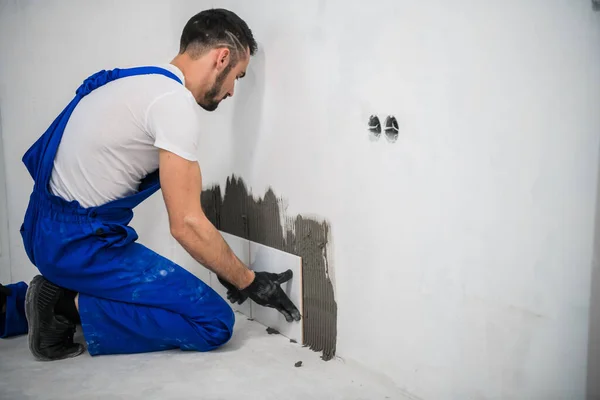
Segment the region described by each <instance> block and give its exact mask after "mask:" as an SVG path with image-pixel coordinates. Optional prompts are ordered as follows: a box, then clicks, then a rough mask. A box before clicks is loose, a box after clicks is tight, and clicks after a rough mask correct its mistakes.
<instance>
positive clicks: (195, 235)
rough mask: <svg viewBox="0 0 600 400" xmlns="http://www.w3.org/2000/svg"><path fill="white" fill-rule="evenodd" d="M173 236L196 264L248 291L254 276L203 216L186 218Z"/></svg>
mask: <svg viewBox="0 0 600 400" xmlns="http://www.w3.org/2000/svg"><path fill="white" fill-rule="evenodd" d="M173 236H174V237H175V239H177V241H178V242H179V243H180V244H181V245H182V246H183V248H184V249H185V250H186V251H187V252H188V253H189V254H190V255H191V256H192V257H194V259H195V260H196V261H198V262H199V263H201V264H202V265H204V266H205V267H206V268H208V269H210V270H211V271H212V272H214V273H215V274H217V275H218V276H220V277H221V278H223V279H225V280H226V281H228V282H230V283H232V284H233V285H235V286H236V287H237V288H239V289H244V288H246V287H247V286H248V285H250V283H251V282H252V280H253V279H254V272H253V271H251V270H250V269H248V267H247V266H246V265H244V263H243V262H241V261H240V259H239V258H238V257H237V256H236V255H235V254H234V253H233V251H232V250H231V248H230V247H229V246H228V245H227V242H225V240H224V239H223V236H221V234H220V233H219V231H218V230H217V229H216V228H215V227H214V225H213V224H212V223H211V222H210V221H209V220H208V219H207V218H206V217H205V216H204V215H202V216H198V217H188V218H186V219H185V220H184V224H183V227H182V229H181V230H180V231H179V232H174V235H173Z"/></svg>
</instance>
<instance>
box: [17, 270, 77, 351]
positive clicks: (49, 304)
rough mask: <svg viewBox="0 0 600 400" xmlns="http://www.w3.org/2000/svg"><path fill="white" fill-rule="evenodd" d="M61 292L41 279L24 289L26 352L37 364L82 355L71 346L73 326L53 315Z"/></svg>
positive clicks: (75, 347) (75, 344)
mask: <svg viewBox="0 0 600 400" xmlns="http://www.w3.org/2000/svg"><path fill="white" fill-rule="evenodd" d="M63 292H64V289H62V288H61V287H59V286H56V285H55V284H53V283H52V282H50V281H48V280H47V279H46V278H44V277H43V276H41V275H38V276H36V277H35V278H33V280H32V281H31V284H30V285H29V288H28V289H27V295H26V297H25V314H26V315H27V323H28V324H29V350H30V351H31V353H32V354H33V356H34V357H35V358H36V359H38V360H40V361H52V360H62V359H65V358H71V357H76V356H78V355H80V354H81V353H83V350H84V348H83V346H82V345H80V344H78V343H74V342H73V335H74V334H75V326H76V325H75V323H74V322H72V321H69V320H68V319H67V318H66V317H64V316H62V315H58V314H56V313H55V311H54V307H55V305H56V303H57V302H58V301H59V299H60V298H61V296H62V295H63Z"/></svg>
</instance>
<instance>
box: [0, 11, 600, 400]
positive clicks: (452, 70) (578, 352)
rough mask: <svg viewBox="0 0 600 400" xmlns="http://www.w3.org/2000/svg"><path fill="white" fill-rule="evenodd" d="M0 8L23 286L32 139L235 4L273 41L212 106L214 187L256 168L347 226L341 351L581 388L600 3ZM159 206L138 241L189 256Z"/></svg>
mask: <svg viewBox="0 0 600 400" xmlns="http://www.w3.org/2000/svg"><path fill="white" fill-rule="evenodd" d="M0 5H1V7H2V8H1V9H0V11H1V12H0V54H1V55H2V63H0V108H2V110H3V114H4V115H5V118H4V120H3V121H2V132H3V137H4V145H5V148H6V149H7V151H6V166H7V169H6V172H7V184H8V187H9V188H10V190H9V196H8V207H9V218H10V219H9V226H10V229H11V233H10V249H11V257H12V262H13V274H14V279H23V278H26V277H27V278H28V277H30V276H31V275H32V274H33V271H34V269H33V267H32V266H30V265H29V263H28V261H27V259H26V256H25V254H24V252H23V250H22V246H21V241H20V237H19V233H18V226H19V225H20V222H21V218H22V214H23V212H24V210H25V206H26V201H27V196H28V195H29V191H30V185H29V184H26V182H29V178H28V177H27V172H26V171H25V168H24V167H23V166H22V164H21V163H20V157H21V156H22V154H23V152H24V151H25V150H26V148H27V147H28V146H29V145H30V144H31V143H32V142H33V141H34V140H35V138H37V136H38V135H39V134H40V133H41V132H43V130H44V129H45V128H46V127H47V125H48V124H49V123H50V121H51V120H52V118H54V117H55V115H56V114H57V113H58V112H59V111H60V110H61V109H62V107H63V106H64V105H65V104H66V103H67V102H68V101H69V100H70V98H71V96H72V94H73V92H74V90H75V88H76V87H77V85H78V84H79V82H80V81H81V80H82V79H83V78H85V76H87V75H88V74H90V73H92V72H95V70H97V69H100V68H112V67H114V66H123V65H124V64H125V65H128V64H130V65H133V64H139V63H151V62H163V61H168V60H169V59H170V57H171V56H172V54H173V53H174V52H175V51H176V50H177V40H178V35H179V33H180V30H181V28H182V26H183V24H184V23H185V21H186V20H187V19H188V18H189V16H191V15H192V14H193V13H195V12H197V11H199V10H200V9H202V8H206V7H208V6H223V7H227V8H231V9H234V10H235V11H237V12H238V13H239V14H240V15H241V16H243V17H244V18H245V19H246V20H247V21H248V23H249V25H250V26H251V28H252V29H253V30H254V32H255V35H256V37H257V38H258V40H259V42H260V45H261V51H260V52H259V54H258V55H257V56H256V58H255V60H253V62H252V63H251V67H250V70H249V72H248V76H247V78H245V79H244V80H242V81H241V82H240V83H239V84H238V88H237V94H236V96H235V97H234V98H233V99H231V100H230V101H227V102H226V104H223V106H222V108H220V110H219V111H218V112H217V113H215V114H211V115H207V117H206V118H207V120H206V130H205V131H204V132H203V133H202V134H203V143H204V144H205V146H204V147H203V148H202V149H201V158H200V160H201V163H202V167H203V174H204V178H205V183H212V182H216V183H221V184H222V183H223V182H224V179H225V177H226V176H227V175H228V174H230V173H238V174H240V175H241V176H242V177H243V178H244V180H245V181H246V182H248V183H249V184H250V186H251V187H252V189H253V191H254V192H255V193H256V194H263V193H264V190H265V189H266V188H267V187H268V186H272V187H273V189H274V190H275V191H276V194H277V195H280V196H283V197H284V198H286V199H287V200H288V210H287V211H288V212H289V213H290V214H293V213H299V212H301V213H308V214H311V215H317V216H323V217H325V218H327V220H328V221H329V222H330V223H331V227H332V238H333V245H332V247H331V250H330V255H331V257H332V261H333V266H334V268H335V271H336V293H337V301H338V354H339V355H340V356H342V357H346V358H352V359H356V360H359V361H360V362H363V363H365V364H367V365H368V366H370V367H372V368H375V369H377V370H379V371H383V372H384V373H386V374H387V375H388V376H390V377H391V378H392V379H394V381H395V382H396V383H397V384H398V385H399V386H401V387H402V388H404V389H405V390H407V391H408V392H410V393H413V394H415V395H417V396H419V397H422V398H423V399H461V400H462V399H475V398H481V399H528V400H529V399H544V400H547V399H561V400H562V399H583V398H585V386H586V385H585V377H586V361H587V347H588V346H587V340H588V322H589V316H588V313H589V308H590V303H589V298H590V274H591V262H592V242H593V232H594V212H595V211H594V209H595V198H596V185H597V183H596V174H597V167H598V150H599V147H600V142H599V140H598V139H599V136H600V114H598V111H597V105H598V104H600V74H598V71H600V14H599V13H593V12H592V10H591V6H590V3H589V1H587V0H573V1H568V2H567V1H562V0H551V1H529V2H523V1H518V0H508V1H504V2H478V1H472V0H459V1H455V2H445V1H439V0H436V1H427V2H414V1H408V0H377V1H372V2H369V3H368V5H366V4H365V3H363V2H347V1H345V2H344V1H342V0H329V1H316V0H315V1H303V2H289V1H280V2H271V1H266V0H263V1H253V2H243V1H239V0H238V1H210V2H209V1H205V2H199V1H178V2H142V1H141V0H138V1H133V0H131V1H126V2H116V1H112V2H107V3H103V6H102V7H97V6H96V7H95V6H94V5H93V3H86V2H77V1H58V0H54V1H45V2H34V1H18V2H17V1H2V2H0ZM24 60H26V61H24ZM372 113H377V114H378V115H379V116H380V118H381V119H382V120H384V119H385V117H386V116H387V115H388V114H394V115H396V117H397V118H398V121H399V125H400V137H399V139H398V141H397V142H396V143H394V144H390V143H387V142H386V140H385V138H384V137H382V138H381V139H380V140H379V141H377V142H373V141H370V140H369V138H368V135H367V132H366V124H367V119H368V117H369V115H370V114H372ZM155 197H156V196H155ZM154 200H156V203H152V204H151V205H148V206H147V208H146V209H143V210H141V212H140V213H138V217H137V218H136V223H137V224H139V226H141V227H142V228H143V229H141V232H140V235H141V237H142V238H143V239H144V240H147V241H149V242H152V243H153V248H156V249H157V250H158V251H160V252H164V253H165V254H176V253H177V251H178V248H177V246H176V245H175V244H174V242H172V241H171V240H170V239H167V238H168V230H167V228H166V227H163V226H164V225H165V224H166V219H165V216H164V209H163V208H161V207H162V205H160V201H158V200H157V199H154V198H153V201H154ZM158 210H161V211H160V212H158ZM154 221H155V222H156V224H157V225H154ZM159 224H160V225H161V227H158V225H159ZM152 229H156V230H155V231H152ZM142 230H143V232H142ZM179 250H180V249H179Z"/></svg>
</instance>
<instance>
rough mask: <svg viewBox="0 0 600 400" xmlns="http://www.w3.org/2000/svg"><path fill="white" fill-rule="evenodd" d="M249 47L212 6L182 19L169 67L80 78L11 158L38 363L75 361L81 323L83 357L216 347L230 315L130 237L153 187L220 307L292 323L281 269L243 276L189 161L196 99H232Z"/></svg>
mask: <svg viewBox="0 0 600 400" xmlns="http://www.w3.org/2000/svg"><path fill="white" fill-rule="evenodd" d="M256 47H257V45H256V42H255V40H254V38H253V36H252V32H251V30H250V29H249V28H248V26H247V25H246V23H245V22H244V21H243V20H242V19H240V18H239V17H238V16H237V15H236V14H234V13H232V12H230V11H227V10H222V9H217V10H208V11H203V12H201V13H199V14H197V15H195V16H194V17H192V18H191V19H190V20H189V22H188V23H187V24H186V26H185V28H184V29H183V33H182V35H181V43H180V52H179V54H178V55H177V56H176V57H175V58H174V59H173V60H172V62H171V63H170V64H169V65H165V66H158V67H141V68H133V69H125V70H119V69H116V70H112V71H100V72H99V73H97V74H94V75H92V76H91V77H90V78H88V79H87V80H86V81H85V82H84V83H83V84H82V85H81V86H80V87H79V89H78V90H77V95H76V96H75V98H74V99H73V101H72V102H71V103H70V104H69V105H68V106H67V108H66V109H65V110H64V111H63V112H62V113H61V115H59V117H58V118H57V119H56V120H55V121H54V123H53V124H52V125H51V126H50V128H49V129H48V130H47V131H46V132H45V133H44V135H43V136H42V137H40V139H38V141H37V142H36V143H35V144H34V145H33V146H32V147H31V148H30V149H29V150H28V151H27V153H26V154H25V156H24V157H23V161H24V163H25V165H26V166H27V169H28V170H29V173H30V174H31V176H32V177H33V179H34V181H35V185H34V189H33V192H32V194H31V198H30V202H29V206H28V209H27V213H26V215H25V220H24V223H23V226H22V227H21V234H22V237H23V241H24V245H25V250H26V252H27V254H28V256H29V258H30V259H31V261H32V262H33V263H34V264H35V265H36V266H37V268H38V269H39V271H40V272H41V274H42V276H36V277H35V278H34V279H33V281H32V282H31V284H30V287H29V289H28V291H27V296H26V304H25V311H26V313H27V320H28V324H29V348H30V350H31V352H32V353H33V355H34V356H35V357H36V358H37V359H39V360H57V359H64V358H68V357H74V356H77V355H79V354H81V353H82V352H83V347H82V346H81V345H79V344H77V343H74V342H73V334H74V332H75V326H76V324H77V323H81V326H82V328H83V333H84V337H85V339H86V342H87V345H88V346H87V347H88V351H89V353H90V354H91V355H97V354H118V353H136V352H149V351H157V350H163V349H172V348H180V349H183V350H196V351H208V350H211V349H215V348H217V347H219V346H221V345H223V344H224V343H226V342H227V341H228V340H229V339H230V337H231V334H232V330H233V325H234V315H233V312H232V310H231V308H230V307H229V305H228V304H227V303H226V302H225V301H224V300H223V299H222V298H221V297H220V296H219V295H218V294H217V293H216V292H215V291H214V290H212V289H211V288H210V287H209V286H207V285H206V284H205V283H204V282H202V281H201V280H200V279H198V278H197V277H195V276H194V275H192V274H191V273H189V272H188V271H186V270H185V269H183V268H182V267H180V266H179V265H177V264H175V263H173V262H171V261H169V260H167V259H166V258H164V257H161V256H159V255H158V254H156V253H154V252H153V251H151V250H149V249H148V248H146V247H144V246H142V245H140V244H138V243H136V242H135V241H136V239H137V234H136V233H135V231H134V230H133V228H131V227H130V226H129V225H128V223H129V222H130V221H131V218H132V217H133V212H132V209H133V208H134V207H135V206H136V205H138V204H139V203H140V202H142V201H143V200H145V199H146V198H148V197H149V196H150V195H151V194H152V193H154V192H156V191H157V190H158V189H159V188H160V187H162V193H163V198H164V201H165V204H166V207H167V211H168V215H169V224H170V230H171V233H172V235H173V236H174V237H175V239H176V240H177V241H178V242H179V243H180V244H181V245H182V246H183V247H184V248H185V250H186V251H188V252H189V253H190V254H191V255H192V256H193V257H194V258H195V259H196V260H197V261H198V262H200V263H202V264H203V265H205V266H206V267H207V268H209V269H210V270H212V271H213V272H214V273H216V274H217V275H218V276H219V280H220V281H221V283H222V284H223V285H224V286H226V287H227V289H228V297H229V298H230V300H231V301H236V302H239V303H241V302H243V301H244V300H246V298H248V297H250V298H251V299H252V300H254V301H255V302H256V303H257V304H260V305H263V306H267V307H273V308H276V309H277V310H279V311H280V312H281V313H282V314H283V315H284V316H285V317H286V319H287V320H288V321H289V322H291V321H293V320H299V319H300V313H299V311H298V309H297V308H296V307H295V306H294V305H293V304H292V302H291V301H290V300H289V298H288V297H287V296H286V295H285V293H284V292H283V290H282V289H281V287H280V284H281V283H283V282H284V281H286V280H288V279H290V278H291V274H290V273H289V272H287V273H283V274H279V275H278V274H269V273H265V272H253V271H251V270H250V269H248V268H247V267H246V266H245V265H243V263H242V262H241V261H240V260H239V259H238V258H237V257H236V256H235V255H234V254H233V252H232V251H231V249H230V248H229V247H228V246H227V244H226V243H225V241H224V240H223V238H222V236H221V235H220V234H219V232H218V231H217V230H216V228H215V227H214V226H213V225H212V224H211V223H210V222H209V220H208V219H207V218H206V216H205V215H204V213H203V211H202V208H201V205H200V194H201V189H202V178H201V174H200V168H199V165H198V162H197V158H196V154H197V147H198V132H199V131H200V129H201V123H200V120H199V115H198V112H199V108H198V105H200V106H201V107H202V108H204V109H205V110H207V111H213V110H215V109H216V108H217V106H218V105H219V103H220V102H221V101H222V100H223V99H225V98H227V97H230V96H233V94H234V86H235V81H236V80H237V79H239V78H242V77H243V76H244V75H245V73H246V68H247V67H248V63H249V60H250V56H251V55H253V54H254V53H255V51H256Z"/></svg>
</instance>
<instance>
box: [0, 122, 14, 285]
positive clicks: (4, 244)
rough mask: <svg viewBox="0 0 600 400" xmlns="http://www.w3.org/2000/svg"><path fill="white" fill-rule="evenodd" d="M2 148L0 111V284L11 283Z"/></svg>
mask: <svg viewBox="0 0 600 400" xmlns="http://www.w3.org/2000/svg"><path fill="white" fill-rule="evenodd" d="M4 169H5V166H4V146H3V144H2V110H0V283H4V284H7V283H11V281H12V278H11V270H10V248H9V239H8V208H7V206H6V198H7V194H6V191H7V186H6V176H5V173H4Z"/></svg>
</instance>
